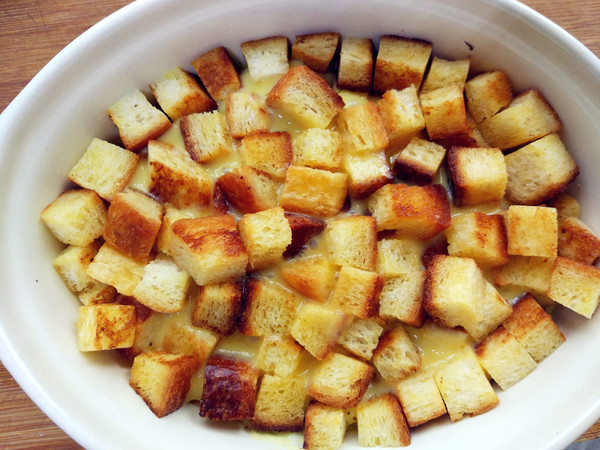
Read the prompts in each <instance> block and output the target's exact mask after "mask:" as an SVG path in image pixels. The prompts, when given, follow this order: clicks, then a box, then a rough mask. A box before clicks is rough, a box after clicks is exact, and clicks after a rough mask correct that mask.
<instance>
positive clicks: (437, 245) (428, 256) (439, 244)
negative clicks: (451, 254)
mask: <svg viewBox="0 0 600 450" xmlns="http://www.w3.org/2000/svg"><path fill="white" fill-rule="evenodd" d="M438 255H448V241H447V240H446V236H444V235H442V236H440V237H439V238H438V239H436V240H435V241H433V242H432V243H431V244H429V245H428V246H427V247H426V248H425V251H424V252H423V255H422V256H421V264H423V267H425V268H427V266H429V264H431V262H432V261H433V259H434V258H435V257H436V256H438Z"/></svg>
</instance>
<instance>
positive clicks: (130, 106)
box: [96, 89, 171, 170]
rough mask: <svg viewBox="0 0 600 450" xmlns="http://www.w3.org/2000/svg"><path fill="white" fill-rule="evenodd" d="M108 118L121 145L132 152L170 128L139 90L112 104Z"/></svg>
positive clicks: (168, 121) (167, 120) (164, 118)
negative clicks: (115, 129) (117, 133)
mask: <svg viewBox="0 0 600 450" xmlns="http://www.w3.org/2000/svg"><path fill="white" fill-rule="evenodd" d="M108 116H109V117H110V120H112V121H113V123H114V124H115V125H116V126H117V128H118V130H119V135H120V136H121V141H122V142H123V145H124V146H125V148H126V149H127V150H131V151H132V152H135V151H138V150H141V149H142V148H144V147H145V146H146V144H147V143H148V141H149V140H151V139H156V138H157V137H159V136H160V135H161V134H163V133H164V132H165V131H167V130H168V129H169V128H171V121H170V120H169V118H168V117H167V116H166V115H165V114H164V113H163V112H162V111H161V110H159V109H158V108H155V107H154V106H152V104H151V103H150V102H149V101H148V99H147V98H146V96H145V95H144V94H143V93H142V91H140V90H139V89H136V90H135V91H133V92H131V93H129V94H127V95H125V96H124V97H122V98H120V99H119V100H118V101H117V102H116V103H113V104H112V105H111V107H110V108H108ZM96 170H97V169H96Z"/></svg>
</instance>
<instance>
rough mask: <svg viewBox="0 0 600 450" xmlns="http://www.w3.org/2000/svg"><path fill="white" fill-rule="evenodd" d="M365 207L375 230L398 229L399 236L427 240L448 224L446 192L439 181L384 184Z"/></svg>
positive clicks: (448, 207)
mask: <svg viewBox="0 0 600 450" xmlns="http://www.w3.org/2000/svg"><path fill="white" fill-rule="evenodd" d="M368 207H369V211H371V213H372V214H373V217H375V219H376V220H377V231H381V230H398V232H399V233H400V235H402V236H406V237H411V238H416V239H422V240H427V239H431V238H432V237H434V236H435V235H436V234H438V233H440V232H441V231H443V230H445V229H446V228H448V226H449V225H450V203H449V202H448V195H447V194H446V190H445V189H444V188H443V187H442V186H441V185H439V184H433V185H428V186H408V185H406V184H386V185H385V186H383V187H382V188H380V189H378V190H377V191H376V192H375V193H374V194H372V195H371V197H370V198H369V202H368Z"/></svg>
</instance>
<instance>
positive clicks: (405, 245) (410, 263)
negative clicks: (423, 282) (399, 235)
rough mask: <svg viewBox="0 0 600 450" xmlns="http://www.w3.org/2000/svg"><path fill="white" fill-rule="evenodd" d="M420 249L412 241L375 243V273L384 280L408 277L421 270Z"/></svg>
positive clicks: (394, 240) (387, 240) (384, 240)
mask: <svg viewBox="0 0 600 450" xmlns="http://www.w3.org/2000/svg"><path fill="white" fill-rule="evenodd" d="M421 253H422V249H421V247H420V245H419V243H418V242H415V241H414V240H413V239H387V238H385V239H381V240H380V241H377V267H376V271H377V273H379V274H380V275H383V276H384V277H386V278H389V277H397V276H400V275H408V274H412V273H413V272H418V271H419V270H421V259H420V258H421Z"/></svg>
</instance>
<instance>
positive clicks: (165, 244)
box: [155, 203, 210, 254]
mask: <svg viewBox="0 0 600 450" xmlns="http://www.w3.org/2000/svg"><path fill="white" fill-rule="evenodd" d="M163 206H164V209H165V213H164V214H163V220H162V224H161V226H160V229H159V230H158V236H156V243H155V245H156V249H157V250H158V251H159V252H162V253H166V254H168V253H169V245H170V244H169V242H170V241H171V238H172V237H173V230H172V228H171V225H173V224H174V223H175V222H177V221H178V220H179V219H196V218H199V217H205V216H207V215H208V214H210V211H209V210H204V211H199V210H198V209H196V208H193V209H178V208H175V207H174V206H173V205H171V204H169V203H163Z"/></svg>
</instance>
